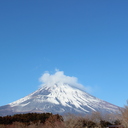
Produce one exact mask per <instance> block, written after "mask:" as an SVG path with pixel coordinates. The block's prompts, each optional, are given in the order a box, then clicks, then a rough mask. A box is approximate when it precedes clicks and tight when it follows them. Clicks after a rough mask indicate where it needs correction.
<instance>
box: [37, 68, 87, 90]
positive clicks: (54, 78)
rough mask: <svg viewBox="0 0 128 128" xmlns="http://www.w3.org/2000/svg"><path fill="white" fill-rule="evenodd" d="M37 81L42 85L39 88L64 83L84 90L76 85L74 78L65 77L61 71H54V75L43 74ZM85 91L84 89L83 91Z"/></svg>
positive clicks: (80, 85) (81, 86) (76, 81)
mask: <svg viewBox="0 0 128 128" xmlns="http://www.w3.org/2000/svg"><path fill="white" fill-rule="evenodd" d="M39 81H40V82H41V83H42V84H41V86H44V85H48V86H52V85H54V84H56V83H61V84H63V83H66V84H69V85H70V86H74V87H77V88H80V89H82V90H84V88H85V87H84V86H83V85H82V84H79V83H78V79H77V78H76V77H74V76H66V75H64V72H63V71H59V70H56V72H55V74H50V73H49V72H45V73H44V74H43V75H42V76H41V77H40V78H39ZM85 90H86V89H85Z"/></svg>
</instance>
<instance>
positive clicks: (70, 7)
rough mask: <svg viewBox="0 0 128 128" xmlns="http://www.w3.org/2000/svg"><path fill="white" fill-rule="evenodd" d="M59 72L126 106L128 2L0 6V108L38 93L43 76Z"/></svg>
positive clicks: (30, 1) (63, 0)
mask: <svg viewBox="0 0 128 128" xmlns="http://www.w3.org/2000/svg"><path fill="white" fill-rule="evenodd" d="M55 69H59V70H60V71H64V74H65V75H67V76H74V77H77V79H78V81H79V83H80V84H82V85H84V86H85V87H86V86H87V87H90V88H91V91H90V92H89V93H91V94H92V95H94V96H96V97H98V98H100V99H103V100H105V101H108V102H110V103H113V104H115V105H118V106H121V107H122V106H124V105H125V104H126V100H127V99H128V94H127V92H128V1H127V0H123V1H121V0H80V1H78V0H54V1H53V0H19V1H17V0H11V1H10V0H4V1H0V106H1V105H5V104H8V103H10V102H13V101H15V100H18V99H19V98H22V97H24V96H26V95H28V94H30V93H31V92H33V91H35V90H36V89H38V88H39V85H40V82H39V78H40V77H41V75H42V74H43V73H44V72H45V71H49V73H51V74H53V73H55Z"/></svg>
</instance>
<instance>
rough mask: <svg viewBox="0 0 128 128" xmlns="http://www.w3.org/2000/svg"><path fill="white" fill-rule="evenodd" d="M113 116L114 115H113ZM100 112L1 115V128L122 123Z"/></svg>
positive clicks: (72, 127) (63, 127) (100, 127)
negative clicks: (85, 114) (80, 114)
mask: <svg viewBox="0 0 128 128" xmlns="http://www.w3.org/2000/svg"><path fill="white" fill-rule="evenodd" d="M111 117H112V116H111ZM107 118H108V119H110V117H104V118H103V117H102V116H101V114H100V113H93V114H92V115H89V116H85V117H83V116H75V115H70V114H68V115H65V116H63V117H62V116H61V115H58V114H55V115H54V114H52V113H27V114H16V115H13V116H4V117H0V128H104V127H107V126H109V125H112V124H115V125H120V124H121V123H120V121H119V120H108V119H107Z"/></svg>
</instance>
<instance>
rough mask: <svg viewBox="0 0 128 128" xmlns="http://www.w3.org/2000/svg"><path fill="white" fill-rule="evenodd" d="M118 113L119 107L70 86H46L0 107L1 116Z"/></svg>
mask: <svg viewBox="0 0 128 128" xmlns="http://www.w3.org/2000/svg"><path fill="white" fill-rule="evenodd" d="M93 111H99V112H105V113H116V112H117V111H118V107H117V106H115V105H113V104H110V103H108V102H106V101H103V100H100V99H98V98H96V97H94V96H92V95H90V94H88V93H86V92H84V91H82V90H80V89H78V88H75V87H72V86H70V85H68V84H61V83H59V84H54V85H52V86H48V85H45V86H43V87H42V88H40V89H38V90H37V91H35V92H33V93H31V94H30V95H28V96H26V97H24V98H21V99H19V100H17V101H15V102H12V103H10V104H8V105H5V106H1V107H0V116H5V115H12V114H16V113H27V112H39V113H42V112H51V113H53V114H56V113H58V114H65V113H73V114H87V113H91V112H93Z"/></svg>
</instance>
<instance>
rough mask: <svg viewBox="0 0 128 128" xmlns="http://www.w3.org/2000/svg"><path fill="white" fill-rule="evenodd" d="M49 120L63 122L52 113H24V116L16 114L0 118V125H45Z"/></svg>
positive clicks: (58, 116) (60, 117)
mask: <svg viewBox="0 0 128 128" xmlns="http://www.w3.org/2000/svg"><path fill="white" fill-rule="evenodd" d="M49 118H55V119H56V120H57V121H63V117H62V116H60V115H58V114H56V115H53V114H52V113H26V114H16V115H13V116H4V117H0V124H4V125H9V124H13V123H14V122H20V123H24V124H26V125H30V123H38V122H40V123H43V124H44V123H45V122H46V120H48V119H49Z"/></svg>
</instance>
